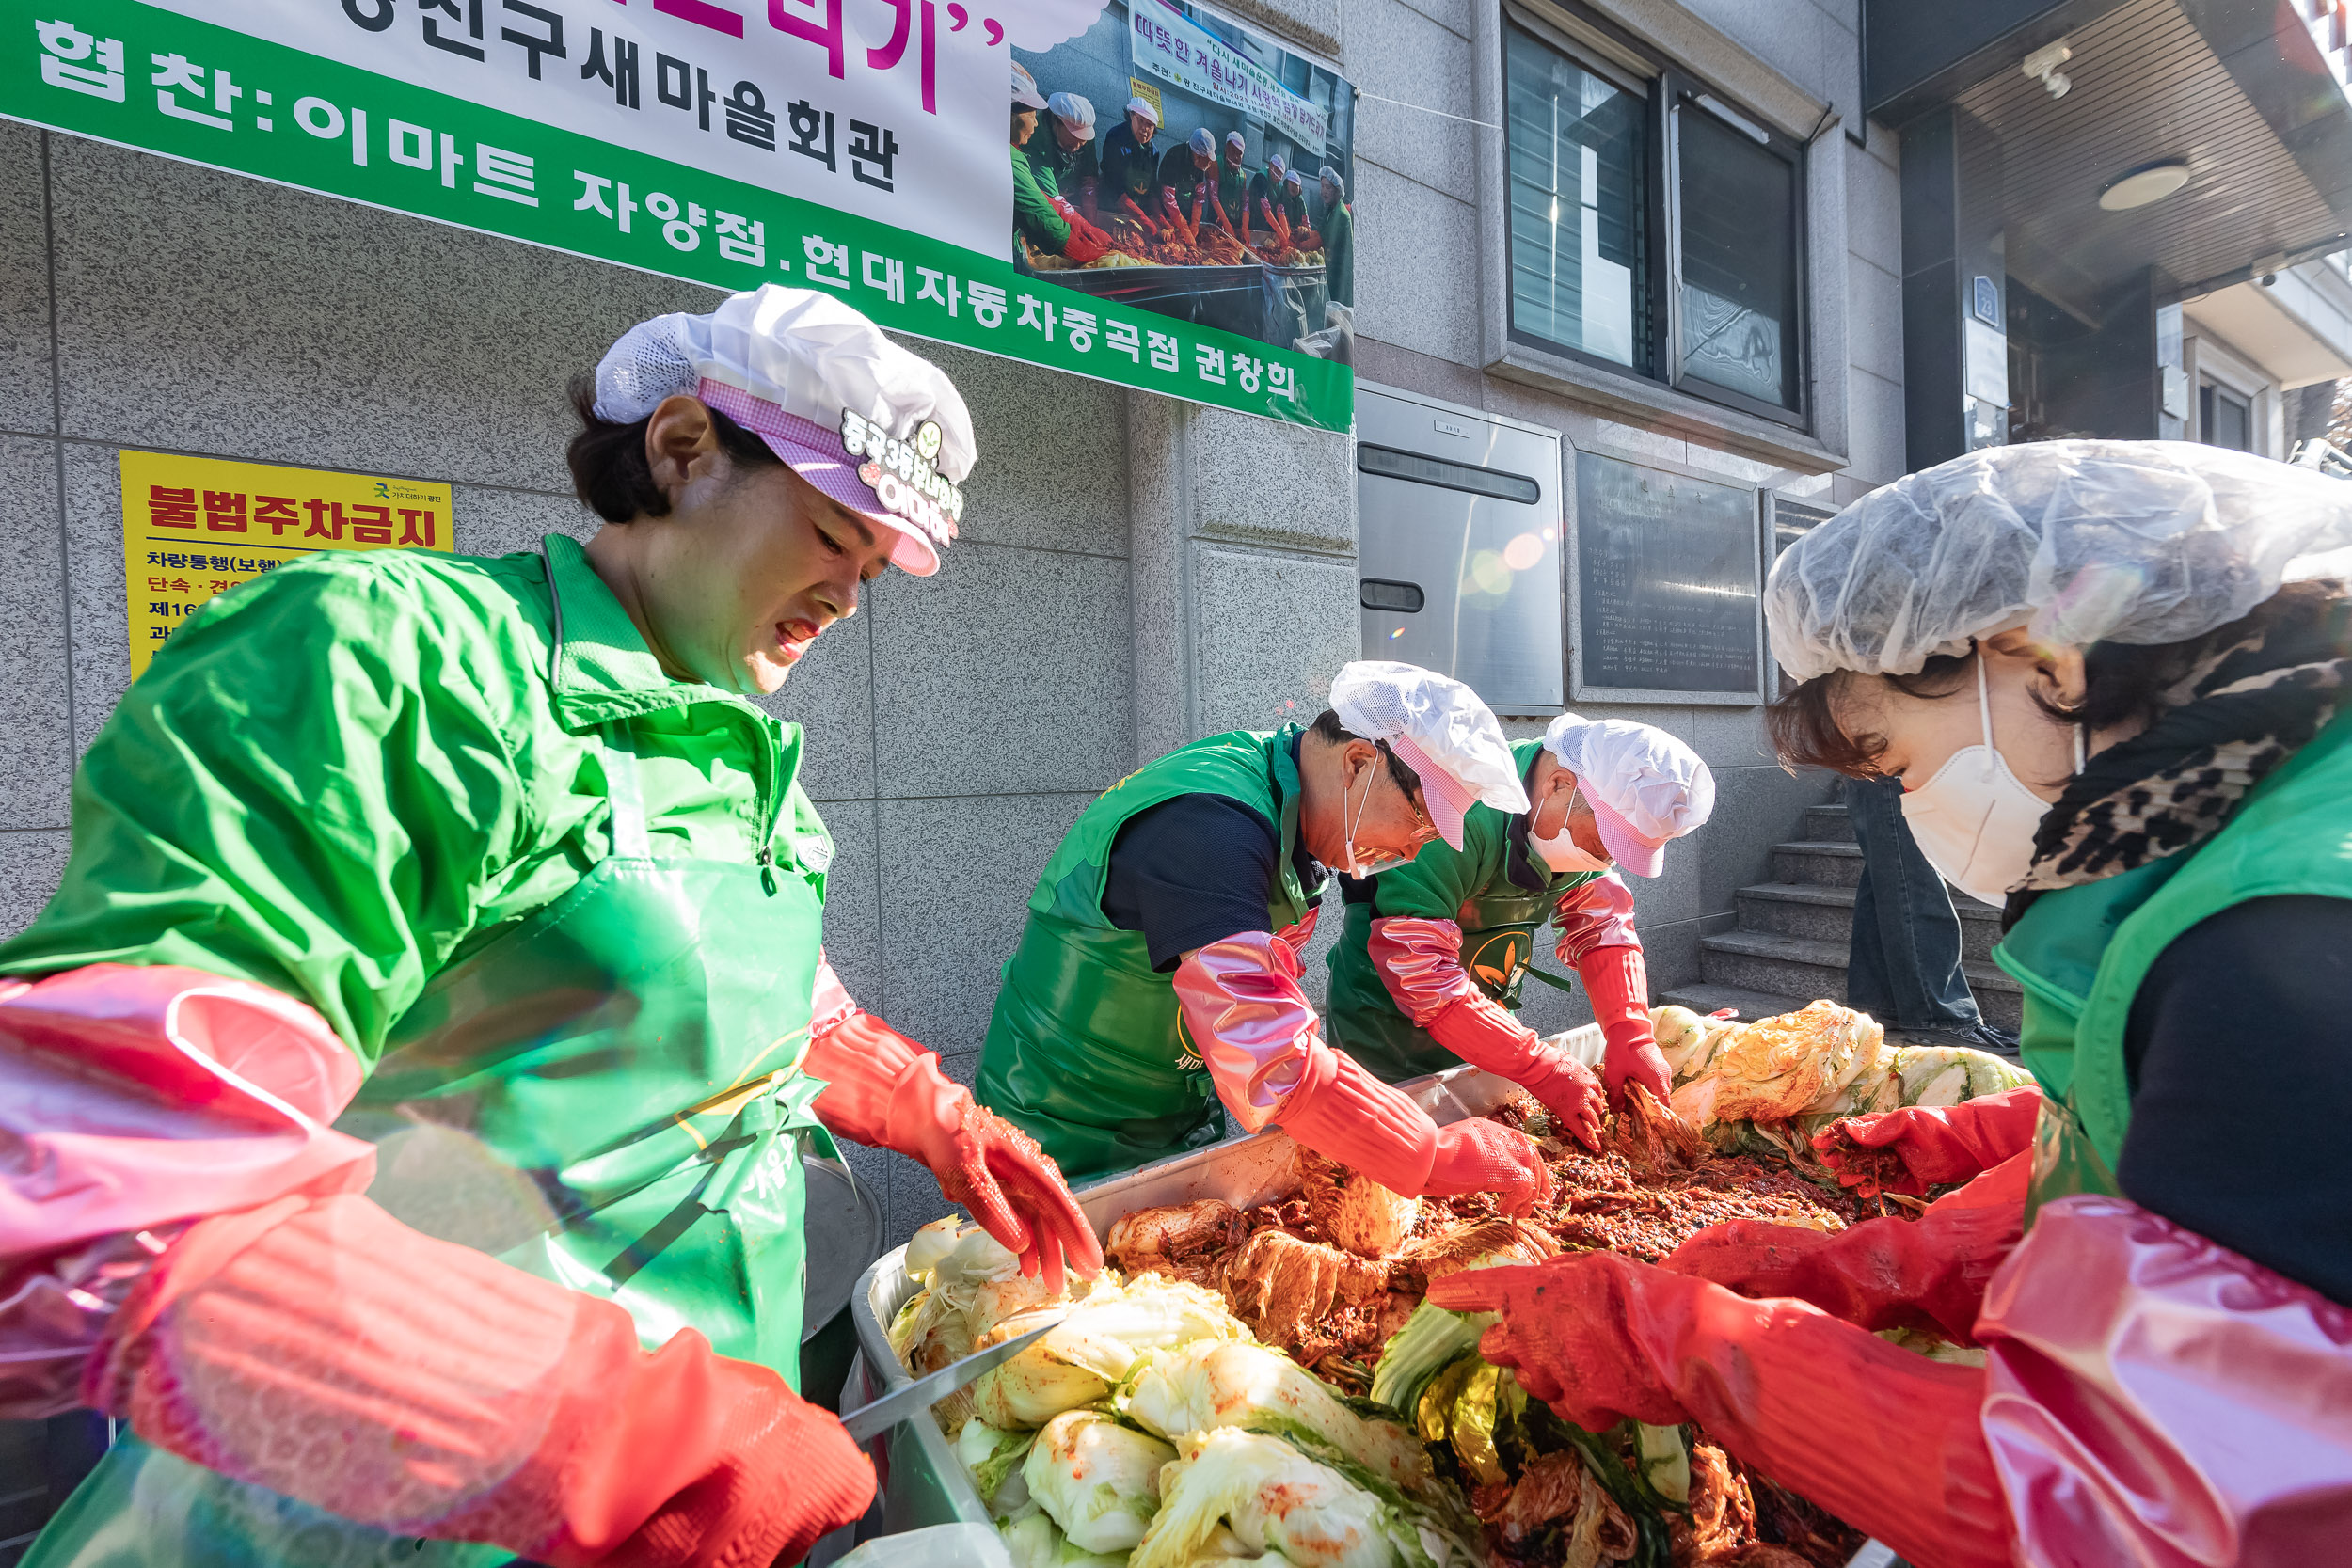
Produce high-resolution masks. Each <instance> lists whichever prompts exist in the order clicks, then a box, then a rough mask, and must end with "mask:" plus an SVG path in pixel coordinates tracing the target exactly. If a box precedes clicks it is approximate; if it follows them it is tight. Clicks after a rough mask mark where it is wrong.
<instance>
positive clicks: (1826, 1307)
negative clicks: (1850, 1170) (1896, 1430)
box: [1659, 1154, 2033, 1345]
mask: <svg viewBox="0 0 2352 1568" xmlns="http://www.w3.org/2000/svg"><path fill="white" fill-rule="evenodd" d="M2032 1175H2033V1157H2032V1156H2031V1155H2030V1154H2017V1155H2012V1156H2010V1158H2009V1159H2007V1160H2004V1161H2003V1162H2001V1164H1997V1165H1995V1166H1994V1167H1993V1168H1992V1169H1991V1170H1989V1171H1986V1172H1985V1173H1984V1174H1983V1175H1982V1176H1979V1177H1978V1178H1977V1179H1976V1180H1974V1181H1971V1182H1969V1183H1968V1185H1966V1186H1965V1187H1963V1188H1961V1189H1960V1190H1959V1191H1958V1192H1954V1193H1947V1194H1946V1195H1945V1196H1943V1197H1941V1198H1938V1199H1937V1200H1936V1201H1935V1202H1933V1203H1931V1204H1930V1205H1928V1207H1927V1210H1926V1211H1925V1212H1923V1213H1921V1214H1920V1216H1919V1217H1918V1218H1917V1219H1915V1220H1906V1219H1879V1220H1865V1221H1863V1222H1862V1223H1861V1224H1860V1225H1857V1226H1855V1227H1852V1228H1851V1229H1850V1230H1843V1231H1839V1232H1838V1233H1837V1234H1836V1235H1834V1236H1831V1235H1823V1234H1822V1233H1821V1232H1820V1231H1818V1230H1806V1229H1803V1228H1801V1227H1797V1226H1792V1225H1772V1224H1768V1223H1766V1222H1764V1221H1761V1220H1732V1221H1730V1222H1728V1223H1727V1224H1724V1225H1710V1226H1708V1227H1707V1228H1706V1229H1704V1230H1702V1231H1700V1232H1699V1233H1698V1234H1697V1235H1695V1236H1692V1238H1691V1239H1690V1240H1689V1241H1687V1242H1684V1243H1682V1244H1681V1245H1680V1246H1679V1247H1677V1248H1676V1249H1675V1251H1674V1253H1673V1255H1672V1256H1671V1257H1668V1258H1666V1259H1664V1260H1663V1261H1661V1263H1660V1264H1659V1267H1661V1268H1665V1269H1672V1270H1673V1271H1674V1272H1675V1273H1677V1274H1687V1275H1691V1276H1692V1277H1693V1278H1697V1279H1707V1280H1712V1281H1713V1282H1714V1283H1716V1284H1718V1285H1722V1286H1724V1287H1726V1288H1727V1289H1730V1290H1733V1291H1739V1292H1740V1294H1741V1295H1743V1296H1795V1297H1797V1298H1798V1299H1799V1300H1801V1301H1809V1302H1811V1303H1812V1304H1813V1305H1814V1306H1816V1307H1820V1308H1821V1310H1823V1311H1824V1312H1828V1313H1831V1314H1833V1315H1834V1316H1836V1317H1840V1318H1843V1319H1845V1320H1846V1322H1848V1323H1852V1324H1853V1325H1854V1326H1855V1327H1857V1328H1867V1329H1870V1330H1872V1331H1876V1330H1879V1329H1883V1328H1924V1329H1929V1330H1931V1331H1932V1332H1934V1333H1937V1334H1941V1335H1942V1336H1944V1338H1947V1339H1951V1340H1954V1341H1956V1342H1958V1343H1960V1344H1963V1345H1973V1344H1975V1343H1976V1342H1977V1341H1976V1338H1975V1329H1976V1325H1977V1314H1978V1313H1979V1311H1980V1310H1982V1308H1983V1307H1984V1288H1985V1286H1986V1284H1987V1283H1989V1282H1990V1281H1991V1280H1992V1278H1993V1275H1994V1271H1995V1270H1997V1269H1999V1268H2000V1266H2001V1264H2002V1262H2003V1260H2005V1259H2007V1258H2008V1257H2009V1255H2010V1252H2011V1251H2012V1250H2014V1249H2015V1247H2016V1245H2017V1243H2018V1241H2019V1240H2020V1239H2021V1238H2022V1237H2023V1236H2024V1235H2025V1233H2026V1184H2027V1182H2028V1181H2029V1180H2031V1178H2032Z"/></svg>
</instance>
